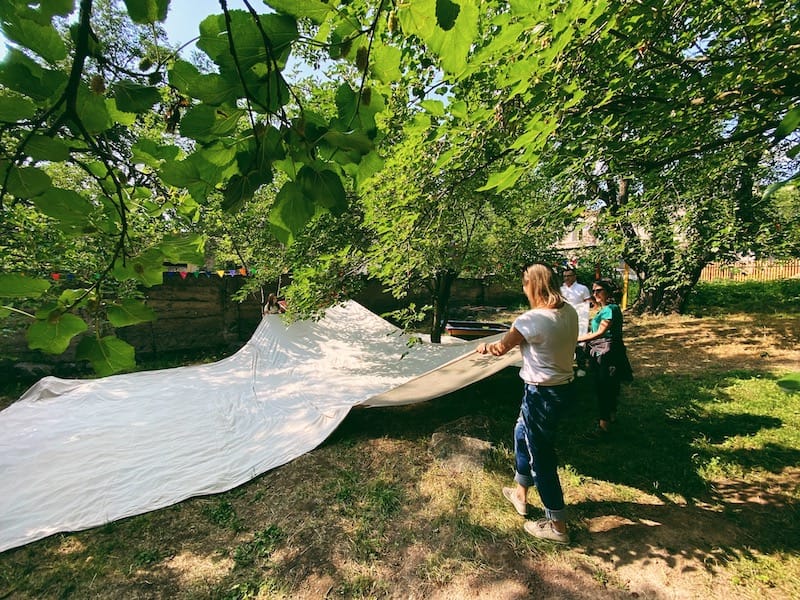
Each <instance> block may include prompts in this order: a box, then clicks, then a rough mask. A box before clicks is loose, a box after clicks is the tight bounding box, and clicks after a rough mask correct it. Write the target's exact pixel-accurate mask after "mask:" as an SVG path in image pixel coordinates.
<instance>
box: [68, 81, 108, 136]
mask: <svg viewBox="0 0 800 600" xmlns="http://www.w3.org/2000/svg"><path fill="white" fill-rule="evenodd" d="M76 109H77V112H78V118H80V120H81V122H82V123H83V125H84V127H86V129H87V130H88V131H89V133H100V132H103V131H106V130H107V129H110V128H111V126H112V125H113V124H114V123H113V121H112V120H111V116H110V115H109V114H108V110H107V109H106V99H105V98H104V97H103V96H101V95H99V94H95V93H94V92H92V91H91V90H89V88H87V87H86V86H84V85H81V86H80V89H79V90H78V99H77V103H76Z"/></svg>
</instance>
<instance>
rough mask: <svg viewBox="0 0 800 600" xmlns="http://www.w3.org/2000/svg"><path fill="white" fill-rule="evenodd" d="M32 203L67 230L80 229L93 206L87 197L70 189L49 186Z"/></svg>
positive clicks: (87, 218)
mask: <svg viewBox="0 0 800 600" xmlns="http://www.w3.org/2000/svg"><path fill="white" fill-rule="evenodd" d="M33 203H34V204H35V205H36V208H38V209H39V210H40V211H42V212H43V213H44V214H46V215H47V216H48V217H51V218H53V219H55V220H57V221H58V222H59V223H60V224H61V225H62V226H63V227H64V228H65V229H66V230H67V231H70V230H72V229H78V233H79V232H80V231H81V230H82V228H83V226H84V225H86V223H87V221H88V220H89V215H90V214H91V213H92V211H93V210H94V206H93V205H92V203H91V202H90V201H89V199H88V198H86V197H84V196H82V195H81V194H79V193H78V192H74V191H72V190H63V189H60V188H50V189H48V190H47V191H46V192H44V193H43V194H41V195H40V196H38V197H36V198H34V200H33Z"/></svg>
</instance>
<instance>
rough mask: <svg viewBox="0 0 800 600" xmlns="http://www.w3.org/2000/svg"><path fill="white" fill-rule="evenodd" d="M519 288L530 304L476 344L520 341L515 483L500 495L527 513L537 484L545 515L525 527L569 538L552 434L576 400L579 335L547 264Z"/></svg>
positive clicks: (504, 348)
mask: <svg viewBox="0 0 800 600" xmlns="http://www.w3.org/2000/svg"><path fill="white" fill-rule="evenodd" d="M522 290H523V291H524V292H525V296H526V297H527V298H528V302H529V303H530V306H531V309H530V310H528V311H526V312H525V313H524V314H522V315H520V316H519V317H517V319H516V320H515V321H514V324H513V325H512V326H511V329H510V330H509V331H508V333H507V334H505V335H504V336H503V339H501V340H500V341H498V342H494V343H493V344H481V345H480V346H478V348H477V352H479V353H480V354H492V355H494V356H502V355H503V354H505V353H506V352H508V351H509V350H511V349H512V348H515V347H516V346H519V347H520V349H521V351H522V359H523V364H522V369H521V370H520V373H519V374H520V377H521V378H522V379H523V380H524V381H525V393H524V396H523V398H522V406H521V408H520V415H519V418H518V419H517V423H516V426H515V427H514V455H515V469H516V474H515V476H514V481H516V483H517V485H516V486H515V487H504V488H503V495H504V496H505V497H506V499H508V501H509V502H511V504H512V505H513V506H514V508H515V509H516V511H517V513H519V514H520V515H521V516H527V514H528V504H527V497H528V488H530V487H531V486H536V490H537V491H538V492H539V497H540V498H541V500H542V504H544V514H545V518H543V519H539V520H538V521H526V522H525V525H524V527H525V531H527V532H528V533H530V534H531V535H533V536H535V537H537V538H541V539H547V540H551V541H554V542H559V543H562V544H566V543H568V542H569V534H568V533H567V525H566V514H565V505H564V494H563V491H562V489H561V482H560V481H559V479H558V457H557V455H556V450H555V438H556V429H557V426H558V422H559V420H560V418H561V416H562V414H563V413H564V410H565V409H566V408H567V407H568V406H569V405H571V404H573V403H574V402H575V390H574V385H573V384H572V378H573V373H572V359H573V354H574V351H575V343H576V341H577V339H578V315H577V313H576V312H575V309H574V308H573V307H572V306H571V305H570V304H569V303H567V302H566V301H565V300H564V298H563V297H562V296H561V293H560V292H559V283H558V277H557V276H556V274H555V273H554V272H553V270H552V269H551V268H550V267H548V266H547V265H544V264H541V263H534V264H532V265H530V266H528V267H526V268H525V271H524V273H523V277H522Z"/></svg>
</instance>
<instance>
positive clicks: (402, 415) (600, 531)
mask: <svg viewBox="0 0 800 600" xmlns="http://www.w3.org/2000/svg"><path fill="white" fill-rule="evenodd" d="M721 297H728V295H726V294H723V295H721ZM762 298H763V296H762ZM761 305H764V302H762V303H761ZM695 310H696V311H700V310H708V312H709V313H713V315H710V316H705V317H703V318H693V317H678V318H675V317H673V318H663V319H647V320H644V319H642V320H631V322H630V323H629V324H628V326H627V328H626V335H627V336H628V343H629V347H630V349H631V356H632V360H633V363H634V367H635V369H636V380H635V381H634V383H633V384H631V385H630V386H628V387H626V389H625V392H624V398H623V404H622V410H621V411H620V421H619V423H618V426H617V429H616V431H615V432H614V437H613V439H612V440H611V441H610V442H608V443H603V444H590V443H586V442H585V441H584V440H583V438H582V436H581V434H582V432H583V431H585V430H586V429H588V427H589V426H590V424H591V420H592V419H591V414H592V405H593V403H592V397H591V383H590V381H589V380H588V379H582V380H580V385H581V386H582V394H581V403H580V405H579V406H577V407H576V409H575V411H573V413H572V414H571V415H570V416H569V417H568V418H567V419H566V421H565V423H564V427H563V431H562V435H561V439H560V443H559V446H560V448H561V459H562V464H563V467H562V469H561V476H562V483H563V485H564V488H565V494H566V497H567V501H568V503H569V505H570V509H571V515H572V518H571V522H570V526H571V533H572V537H573V543H572V545H571V546H570V547H568V548H557V547H553V546H551V545H549V544H548V543H546V542H538V541H535V540H533V539H532V538H530V537H529V536H527V535H526V534H525V533H524V532H523V530H522V527H521V525H522V519H521V518H519V517H518V516H517V515H516V514H515V513H514V511H513V510H512V509H511V508H510V506H509V505H507V503H506V501H505V500H504V499H503V497H502V494H501V493H500V488H501V487H502V486H503V485H508V484H509V482H510V480H511V475H512V472H511V464H512V463H511V458H512V457H511V450H510V443H511V440H510V429H511V426H512V424H513V421H514V419H515V418H516V413H517V410H518V398H519V395H520V382H519V378H518V376H517V373H516V372H515V370H513V369H508V370H505V371H503V372H501V373H499V374H497V375H496V376H493V377H492V378H490V379H488V380H485V381H483V382H481V383H479V384H476V385H473V386H470V387H468V388H466V389H464V390H462V391H460V392H458V393H454V394H450V395H449V396H447V397H444V398H441V399H439V400H436V401H432V402H428V403H424V404H421V405H418V406H412V407H405V408H392V409H360V410H354V411H353V412H352V413H351V414H350V416H348V418H347V419H346V420H345V421H344V422H343V424H342V425H341V426H340V427H339V429H338V430H337V431H336V432H335V433H334V434H333V435H332V436H331V437H330V438H329V439H328V440H327V441H326V442H325V443H324V444H323V445H322V446H321V447H319V448H317V449H316V450H315V451H313V452H311V453H309V454H307V455H305V456H303V457H300V458H299V459H297V460H295V461H293V462H291V463H289V464H287V465H285V466H284V467H281V468H278V469H275V470H273V471H271V472H268V473H266V474H264V475H262V476H260V477H258V478H256V479H255V480H253V481H251V482H250V483H248V484H246V485H243V486H240V487H239V488H237V489H235V490H232V491H230V492H228V493H225V494H219V495H215V496H211V497H204V498H195V499H192V500H188V501H186V502H182V503H180V504H178V505H176V506H173V507H170V508H167V509H164V510H161V511H156V512H153V513H149V514H146V515H141V516H137V517H132V518H129V519H124V520H122V521H118V522H115V523H110V524H108V525H106V526H103V527H100V528H96V529H93V530H89V531H85V532H78V533H73V534H60V535H55V536H52V537H50V538H48V539H45V540H41V541H39V542H36V543H33V544H29V545H27V546H25V547H22V548H17V549H13V550H10V551H7V552H4V553H2V554H0V598H112V597H113V598H186V599H189V598H220V599H239V598H474V597H480V598H498V599H499V598H510V599H517V598H520V599H521V598H545V597H550V598H597V597H604V598H630V597H631V596H634V597H639V598H657V599H661V598H708V597H728V598H761V597H770V598H787V599H788V598H797V597H800V553H799V552H798V551H799V550H800V510H798V508H800V468H798V465H800V395H798V394H794V395H790V394H787V393H786V392H784V391H782V390H781V389H780V388H779V387H778V386H777V385H776V381H777V379H778V378H780V377H781V376H782V375H783V374H785V373H786V372H788V371H789V370H792V368H793V365H794V368H796V365H798V364H800V352H798V350H797V348H798V347H800V323H799V322H798V313H797V312H785V311H784V312H781V313H780V314H771V315H768V314H764V313H763V312H762V313H761V314H758V315H756V316H753V315H747V314H742V313H730V309H728V310H727V312H726V311H724V310H720V309H714V310H711V309H708V308H702V307H701V306H700V305H696V306H695ZM7 395H8V394H7ZM530 501H531V504H532V505H533V506H534V513H535V514H536V515H538V514H539V511H540V510H541V505H540V503H539V502H538V499H537V498H535V497H533V496H532V497H531V498H530Z"/></svg>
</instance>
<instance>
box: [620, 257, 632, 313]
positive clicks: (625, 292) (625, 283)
mask: <svg viewBox="0 0 800 600" xmlns="http://www.w3.org/2000/svg"><path fill="white" fill-rule="evenodd" d="M629 277H630V267H629V266H628V263H625V268H624V270H623V271H622V301H621V303H620V308H621V309H622V310H625V309H626V308H627V307H628V278H629Z"/></svg>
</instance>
